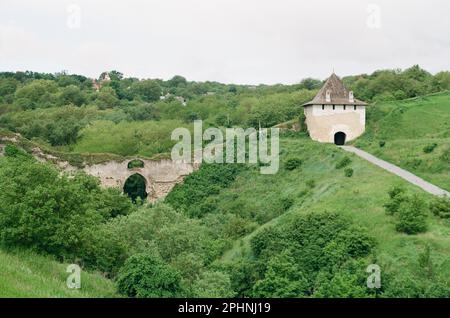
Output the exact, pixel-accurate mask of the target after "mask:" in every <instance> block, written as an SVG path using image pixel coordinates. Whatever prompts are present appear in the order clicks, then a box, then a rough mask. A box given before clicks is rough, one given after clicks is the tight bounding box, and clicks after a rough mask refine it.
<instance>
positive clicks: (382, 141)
mask: <svg viewBox="0 0 450 318" xmlns="http://www.w3.org/2000/svg"><path fill="white" fill-rule="evenodd" d="M379 145H380V148H383V147H384V146H385V145H386V141H384V140H380V142H379Z"/></svg>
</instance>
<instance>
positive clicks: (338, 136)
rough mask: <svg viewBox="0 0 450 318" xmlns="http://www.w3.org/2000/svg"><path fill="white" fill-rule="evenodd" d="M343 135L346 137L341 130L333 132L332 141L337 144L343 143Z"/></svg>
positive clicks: (341, 144)
mask: <svg viewBox="0 0 450 318" xmlns="http://www.w3.org/2000/svg"><path fill="white" fill-rule="evenodd" d="M345 137H346V135H345V133H343V132H342V131H339V132H337V133H335V134H334V143H335V144H336V145H338V146H343V145H345Z"/></svg>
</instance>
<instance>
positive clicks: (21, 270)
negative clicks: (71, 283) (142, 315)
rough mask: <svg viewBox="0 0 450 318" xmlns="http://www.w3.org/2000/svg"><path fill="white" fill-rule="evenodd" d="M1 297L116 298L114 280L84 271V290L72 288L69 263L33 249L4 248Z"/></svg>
mask: <svg viewBox="0 0 450 318" xmlns="http://www.w3.org/2000/svg"><path fill="white" fill-rule="evenodd" d="M0 268H1V271H0V297H116V296H117V295H116V291H115V290H116V289H115V286H114V284H113V282H112V281H110V280H108V279H106V278H104V277H103V276H101V275H100V274H93V273H87V272H84V271H82V273H81V289H68V288H67V286H66V279H67V277H68V275H70V274H69V273H66V268H67V264H61V263H59V262H57V261H55V260H52V259H51V258H50V257H44V256H41V255H37V254H35V253H33V252H30V251H13V252H6V251H4V250H0Z"/></svg>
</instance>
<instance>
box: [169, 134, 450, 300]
mask: <svg viewBox="0 0 450 318" xmlns="http://www.w3.org/2000/svg"><path fill="white" fill-rule="evenodd" d="M280 148H281V149H282V154H281V167H280V171H279V172H278V173H277V174H275V175H261V174H259V169H257V168H255V169H245V170H243V171H242V172H240V173H239V175H238V176H237V177H236V179H235V181H234V182H233V183H232V184H231V185H229V186H227V187H225V188H222V190H221V191H220V192H219V193H218V194H216V195H210V196H209V197H207V198H203V199H202V200H201V201H199V202H198V203H195V202H191V207H190V209H189V210H190V211H192V210H194V211H195V209H196V207H199V209H200V210H202V208H203V207H205V205H211V204H213V207H210V206H208V207H209V210H213V211H214V212H211V213H214V215H217V216H219V215H225V216H227V215H233V216H234V220H233V224H221V225H220V228H218V229H217V230H216V231H217V233H220V232H221V231H222V232H226V231H230V228H232V233H233V234H234V235H235V237H236V239H235V241H234V244H233V246H232V248H230V249H228V250H227V251H225V252H224V253H223V255H222V256H221V257H220V258H219V259H218V260H216V266H219V267H220V266H225V267H227V266H228V265H229V264H233V263H238V262H242V261H244V262H247V261H249V262H251V261H254V260H255V259H256V260H258V257H257V256H256V255H255V254H254V251H253V250H252V248H251V240H252V239H253V238H254V237H255V236H256V235H258V234H259V233H261V231H262V230H263V229H267V228H270V227H275V228H284V227H285V226H287V225H289V224H294V222H295V221H296V220H297V219H298V218H299V217H301V216H302V215H306V214H308V213H319V212H325V211H328V212H335V213H338V214H340V215H344V216H347V217H348V218H349V219H350V220H352V222H354V223H355V224H356V225H358V226H361V227H363V228H365V229H366V230H367V231H368V233H369V235H370V236H371V237H373V238H374V239H375V241H376V247H375V249H374V253H373V255H372V256H370V257H368V258H367V259H366V261H365V263H364V264H365V266H367V265H368V264H370V263H372V262H375V263H376V264H378V265H380V267H381V270H382V273H383V274H384V275H385V276H384V277H385V278H384V279H385V281H384V283H385V285H384V286H389V288H388V287H385V289H384V292H385V295H386V296H393V297H395V296H397V297H398V296H411V297H418V296H424V295H430V294H429V293H428V294H427V290H428V291H430V290H432V289H433V288H434V287H435V285H436V281H441V282H442V281H444V283H443V284H444V285H446V286H449V285H450V281H449V279H448V277H450V259H449V258H448V255H450V239H449V237H450V222H449V220H448V219H447V220H445V219H440V218H437V217H435V216H433V215H432V214H431V213H428V215H427V223H428V230H427V232H425V233H423V234H419V235H406V234H402V233H399V232H397V231H396V229H395V218H394V217H392V216H389V215H387V214H386V212H385V209H384V207H383V205H384V204H385V203H386V202H387V201H388V191H389V190H390V189H391V188H392V187H393V186H403V187H405V188H406V189H407V191H408V192H409V193H412V194H413V193H414V194H417V195H418V196H419V197H421V198H423V199H424V200H426V201H427V202H428V201H430V200H431V199H432V196H431V195H429V194H427V193H425V192H423V191H422V190H421V189H419V188H417V187H415V186H413V185H410V184H409V183H407V182H406V181H404V180H403V179H401V178H399V177H397V176H395V175H392V174H390V173H388V172H386V171H384V170H382V169H381V168H378V167H376V166H374V165H372V164H370V163H368V162H366V161H365V160H362V159H360V158H359V157H356V156H354V155H349V154H348V153H346V152H344V151H343V150H340V149H338V148H336V147H335V146H334V145H324V144H319V143H315V142H312V141H311V140H310V139H309V138H303V137H290V138H282V139H281V145H280ZM345 157H348V158H350V160H351V163H350V164H349V165H348V166H346V167H345V168H342V169H336V164H337V163H338V162H340V161H341V160H342V159H343V158H345ZM292 158H297V159H300V160H301V161H302V164H301V166H300V167H298V168H296V169H293V170H289V169H287V168H286V165H287V162H288V161H289V159H292ZM348 168H351V169H353V171H354V173H353V176H351V177H347V176H345V169H348ZM181 187H183V186H181ZM176 191H180V190H179V189H177V190H176ZM169 202H170V200H169ZM204 202H205V203H204ZM201 218H202V219H204V220H205V222H208V221H207V220H211V218H213V216H212V215H211V214H206V215H203V216H202V217H201ZM427 246H429V247H430V249H431V262H432V263H433V266H434V274H433V275H434V276H433V275H432V276H429V277H425V276H424V275H423V274H422V272H423V270H424V269H423V268H422V267H421V266H422V265H420V259H421V257H422V256H421V255H423V253H425V252H424V251H425V250H426V248H427ZM364 269H365V268H360V269H359V270H361V271H363V270H364ZM254 270H255V271H257V270H258V267H256V268H255V269H254ZM414 278H416V282H414ZM256 280H257V278H256ZM364 284H365V283H362V284H361V285H362V286H363V285H364ZM399 286H400V287H399ZM401 286H404V290H403V291H399V290H400V289H402V288H403V287H401ZM408 289H409V291H408ZM418 290H421V291H418Z"/></svg>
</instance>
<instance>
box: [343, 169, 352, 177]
mask: <svg viewBox="0 0 450 318" xmlns="http://www.w3.org/2000/svg"><path fill="white" fill-rule="evenodd" d="M344 174H345V176H346V177H349V178H350V177H351V176H353V169H352V168H347V169H345V170H344Z"/></svg>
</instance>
